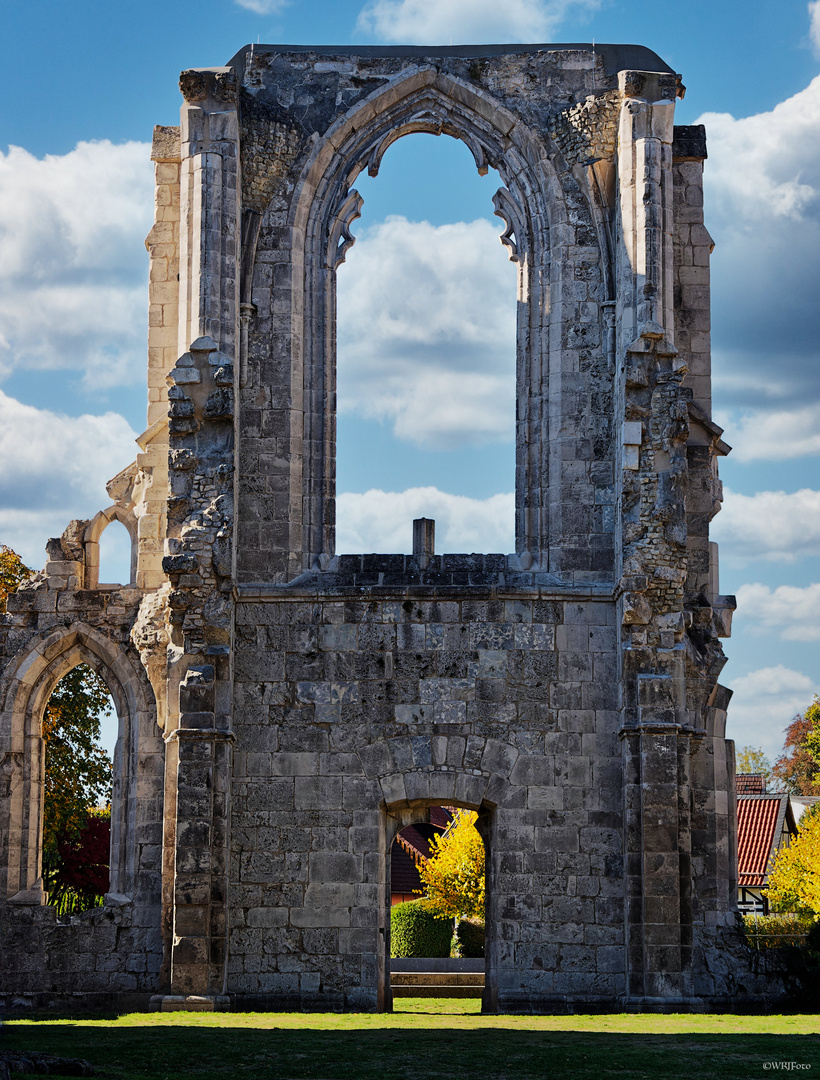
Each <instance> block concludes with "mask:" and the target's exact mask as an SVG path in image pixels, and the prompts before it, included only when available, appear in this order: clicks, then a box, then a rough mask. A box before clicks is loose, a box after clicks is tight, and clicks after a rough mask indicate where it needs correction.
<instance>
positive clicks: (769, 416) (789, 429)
mask: <svg viewBox="0 0 820 1080" xmlns="http://www.w3.org/2000/svg"><path fill="white" fill-rule="evenodd" d="M818 2H820V0H818ZM715 420H716V422H717V423H718V424H720V425H721V427H723V428H725V429H726V438H727V439H728V440H729V441H730V442H731V444H732V460H733V461H740V462H745V461H762V460H766V461H786V460H788V459H790V458H796V457H805V456H808V455H811V454H820V402H818V403H816V404H811V405H806V406H804V407H803V408H795V409H793V410H787V409H781V410H776V411H772V412H765V411H764V410H762V409H757V410H755V411H753V412H742V413H739V414H737V415H734V414H733V413H731V412H726V411H720V410H719V411H717V412H716V413H715Z"/></svg>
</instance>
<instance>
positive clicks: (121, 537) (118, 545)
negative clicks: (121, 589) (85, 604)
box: [98, 518, 134, 585]
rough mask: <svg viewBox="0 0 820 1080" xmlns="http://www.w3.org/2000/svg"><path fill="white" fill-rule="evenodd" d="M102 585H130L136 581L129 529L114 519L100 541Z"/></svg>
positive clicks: (100, 580)
mask: <svg viewBox="0 0 820 1080" xmlns="http://www.w3.org/2000/svg"><path fill="white" fill-rule="evenodd" d="M99 544H100V567H99V574H98V581H99V583H100V584H101V585H107V584H110V585H115V584H116V585H128V584H129V583H130V582H132V581H133V580H134V573H133V571H134V567H133V565H132V546H133V545H132V542H131V535H130V533H129V532H128V529H126V527H125V526H124V525H123V523H122V522H121V521H118V520H117V519H116V518H114V519H113V520H112V521H111V522H110V524H108V525H107V526H106V527H105V529H104V530H103V533H102V535H101V536H100V540H99Z"/></svg>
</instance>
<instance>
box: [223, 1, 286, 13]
mask: <svg viewBox="0 0 820 1080" xmlns="http://www.w3.org/2000/svg"><path fill="white" fill-rule="evenodd" d="M236 3H237V4H238V5H239V6H240V7H243V8H247V10H248V11H252V12H254V14H256V15H278V14H279V12H280V11H281V10H282V8H285V7H287V6H288V4H289V3H290V0H236Z"/></svg>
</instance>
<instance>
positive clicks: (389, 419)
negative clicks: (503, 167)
mask: <svg viewBox="0 0 820 1080" xmlns="http://www.w3.org/2000/svg"><path fill="white" fill-rule="evenodd" d="M354 183H355V188H356V190H357V191H358V192H359V193H360V195H361V196H362V197H363V200H364V204H363V208H362V217H361V220H360V221H358V222H357V223H356V226H355V232H356V236H357V241H356V244H355V245H354V246H353V247H352V248H351V249H350V250H349V251H348V252H347V256H346V261H345V263H344V264H343V265H342V266H340V267H339V271H338V273H337V441H336V493H337V503H336V507H337V508H336V522H337V524H336V551H337V553H339V554H344V553H358V552H369V551H381V552H385V553H387V552H407V553H409V552H410V551H411V550H412V549H411V537H412V521H413V519H414V518H420V517H427V518H434V519H435V520H436V536H437V551H438V552H441V553H448V552H474V551H475V552H502V553H506V552H510V551H513V550H514V547H515V526H514V518H515V511H514V501H515V499H514V487H515V482H514V478H515V394H516V386H515V382H516V379H515V367H516V361H515V358H516V290H517V273H516V268H515V267H514V266H512V265H511V264H510V262H509V259H508V252H507V251H506V250H505V249H504V247H503V246H502V245H501V243H500V242H499V237H500V234H501V232H502V231H503V229H502V227H500V223H499V220H498V218H497V217H495V216H494V211H493V203H492V197H493V195H494V194H495V192H496V191H497V190H498V188H499V187H501V186H502V182H501V180H500V178H499V176H498V174H497V173H496V172H495V171H494V170H490V175H489V176H485V177H481V176H479V175H478V173H477V170H476V167H475V162H474V160H473V158H472V155H471V154H470V151H469V150H468V149H467V147H466V146H465V145H464V144H463V143H462V142H460V141H459V140H457V139H453V138H449V137H446V136H445V137H436V136H432V135H424V134H413V135H408V136H405V137H403V138H401V139H398V140H397V141H396V142H395V143H394V144H393V145H392V146H390V147H389V149H388V151H387V152H386V154H385V156H384V159H383V161H382V164H381V166H380V170H379V175H378V177H375V178H371V177H369V176H368V175H367V174H366V173H361V174H360V175H359V176H358V177H356V179H355V181H354Z"/></svg>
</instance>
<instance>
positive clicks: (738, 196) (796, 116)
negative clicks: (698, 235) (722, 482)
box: [698, 76, 820, 441]
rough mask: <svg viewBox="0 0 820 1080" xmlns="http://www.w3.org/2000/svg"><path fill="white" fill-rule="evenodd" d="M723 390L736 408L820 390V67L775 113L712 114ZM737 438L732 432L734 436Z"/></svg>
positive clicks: (716, 320) (710, 182)
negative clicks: (819, 315)
mask: <svg viewBox="0 0 820 1080" xmlns="http://www.w3.org/2000/svg"><path fill="white" fill-rule="evenodd" d="M698 122H699V123H704V124H706V130H707V136H708V148H709V159H708V161H707V162H706V168H705V174H704V194H705V201H706V224H707V227H708V229H709V231H710V232H711V234H712V236H713V237H714V239H715V241H716V245H717V246H716V248H715V252H714V256H713V259H712V271H713V274H712V286H713V291H712V302H713V327H714V335H713V344H714V348H715V372H716V376H717V378H716V390H717V391H718V393H719V395H722V398H723V401H724V402H727V403H729V404H730V405H732V406H733V407H735V408H739V409H746V410H754V409H762V410H764V411H769V410H770V409H771V408H775V409H777V410H778V411H782V410H784V409H786V410H788V408H789V407H790V406H794V407H795V408H802V407H804V406H805V405H806V403H807V402H813V401H817V400H818V399H820V363H818V360H820V354H819V353H818V345H817V333H816V325H815V324H816V318H815V312H816V306H817V295H816V294H817V281H818V280H820V180H818V177H820V76H818V77H817V78H815V79H814V80H813V81H812V82H811V83H810V84H809V86H807V87H806V88H805V89H804V90H801V91H800V92H799V93H798V94H795V95H794V96H793V97H791V98H789V99H787V100H786V101H783V102H781V103H780V104H778V105H776V106H775V108H774V109H772V110H771V112H765V113H759V114H757V115H754V116H749V117H744V118H742V119H736V118H735V117H733V116H731V115H729V114H728V113H706V114H705V115H703V116H701V117H700V118H699V120H698ZM730 441H731V440H730Z"/></svg>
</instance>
